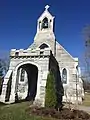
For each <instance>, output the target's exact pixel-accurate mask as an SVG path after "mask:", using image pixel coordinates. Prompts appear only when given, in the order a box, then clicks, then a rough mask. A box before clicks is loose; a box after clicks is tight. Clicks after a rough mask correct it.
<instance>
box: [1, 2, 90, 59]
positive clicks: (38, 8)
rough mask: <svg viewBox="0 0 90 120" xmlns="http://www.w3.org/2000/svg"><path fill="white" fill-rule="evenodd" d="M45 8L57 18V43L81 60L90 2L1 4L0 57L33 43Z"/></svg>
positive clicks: (89, 16) (89, 15)
mask: <svg viewBox="0 0 90 120" xmlns="http://www.w3.org/2000/svg"><path fill="white" fill-rule="evenodd" d="M46 4H48V5H50V8H49V11H50V12H51V13H52V15H54V16H55V35H56V39H57V41H58V42H59V43H60V44H61V45H63V46H64V48H66V50H67V51H68V52H69V53H70V54H71V55H72V56H74V57H81V55H82V54H83V51H84V40H83V33H82V31H83V29H84V27H85V26H86V25H88V24H90V0H0V57H2V56H4V55H5V56H6V55H7V54H8V53H9V51H10V49H12V48H16V49H20V48H24V49H26V48H27V47H28V46H29V45H30V44H31V43H32V42H33V39H34V36H35V33H36V25H37V19H38V17H39V16H40V15H41V13H42V12H43V11H44V7H45V5H46Z"/></svg>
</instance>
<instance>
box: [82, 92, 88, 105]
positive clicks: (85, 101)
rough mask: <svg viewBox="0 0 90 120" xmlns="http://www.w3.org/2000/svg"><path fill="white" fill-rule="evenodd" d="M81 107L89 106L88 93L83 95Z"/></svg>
mask: <svg viewBox="0 0 90 120" xmlns="http://www.w3.org/2000/svg"><path fill="white" fill-rule="evenodd" d="M82 105H84V106H90V93H85V97H84V100H83V104H82Z"/></svg>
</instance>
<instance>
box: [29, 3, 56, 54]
mask: <svg viewBox="0 0 90 120" xmlns="http://www.w3.org/2000/svg"><path fill="white" fill-rule="evenodd" d="M48 9H49V5H46V6H45V10H44V12H43V13H42V14H41V16H40V17H39V18H38V20H37V31H36V35H35V37H34V43H33V45H32V46H30V48H31V47H33V49H34V48H41V47H40V46H42V45H45V46H48V47H49V48H50V49H51V50H52V53H53V54H54V55H55V47H56V46H55V45H56V41H55V40H56V39H55V35H54V16H52V15H51V14H50V12H49V10H48Z"/></svg>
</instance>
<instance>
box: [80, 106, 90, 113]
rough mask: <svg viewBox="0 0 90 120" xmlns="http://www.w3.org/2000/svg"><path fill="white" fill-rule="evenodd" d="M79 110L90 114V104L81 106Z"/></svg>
mask: <svg viewBox="0 0 90 120" xmlns="http://www.w3.org/2000/svg"><path fill="white" fill-rule="evenodd" d="M79 110H83V111H86V112H87V113H89V114H90V106H89V107H88V106H79Z"/></svg>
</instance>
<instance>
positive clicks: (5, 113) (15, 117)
mask: <svg viewBox="0 0 90 120" xmlns="http://www.w3.org/2000/svg"><path fill="white" fill-rule="evenodd" d="M29 105H30V103H29V102H22V103H17V104H11V105H1V104H0V120H56V119H52V118H44V117H40V116H33V115H30V114H29V112H26V109H27V108H28V107H29Z"/></svg>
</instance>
